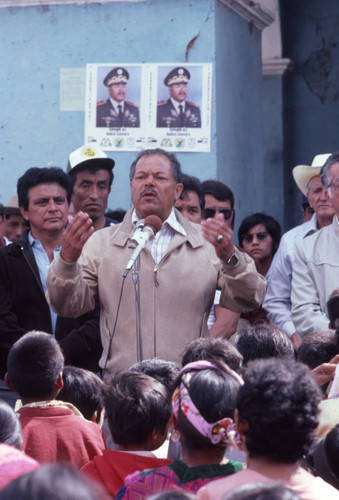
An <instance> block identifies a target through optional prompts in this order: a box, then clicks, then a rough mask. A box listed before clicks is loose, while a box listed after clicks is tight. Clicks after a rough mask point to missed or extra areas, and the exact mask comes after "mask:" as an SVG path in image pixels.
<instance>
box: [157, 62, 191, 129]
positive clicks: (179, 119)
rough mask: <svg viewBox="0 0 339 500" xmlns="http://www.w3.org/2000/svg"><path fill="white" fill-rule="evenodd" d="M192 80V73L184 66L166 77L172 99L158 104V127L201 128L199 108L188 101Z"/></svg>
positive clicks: (173, 70)
mask: <svg viewBox="0 0 339 500" xmlns="http://www.w3.org/2000/svg"><path fill="white" fill-rule="evenodd" d="M190 79H191V74H190V72H189V71H188V70H187V69H186V68H184V67H182V66H180V67H177V68H174V69H172V70H171V71H170V72H169V73H168V75H167V76H166V77H165V79H164V84H165V85H166V86H167V87H168V91H169V95H170V97H169V99H167V100H163V101H159V102H158V104H157V127H170V128H183V127H187V128H198V127H201V115H200V108H199V106H198V105H197V104H195V103H194V102H192V101H188V100H187V93H188V83H189V81H190Z"/></svg>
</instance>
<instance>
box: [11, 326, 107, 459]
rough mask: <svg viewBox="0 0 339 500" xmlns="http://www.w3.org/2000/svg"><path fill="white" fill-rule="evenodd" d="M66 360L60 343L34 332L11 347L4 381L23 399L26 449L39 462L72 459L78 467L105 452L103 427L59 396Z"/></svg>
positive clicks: (22, 412)
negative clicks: (60, 399)
mask: <svg viewBox="0 0 339 500" xmlns="http://www.w3.org/2000/svg"><path fill="white" fill-rule="evenodd" d="M63 366H64V358H63V355H62V353H61V350H60V347H59V345H58V343H57V341H56V340H55V339H54V338H53V337H52V336H51V335H49V334H47V333H43V332H30V333H27V334H26V335H24V336H23V337H22V338H21V339H19V340H18V341H17V342H16V343H15V344H14V345H13V346H12V348H11V349H10V352H9V355H8V360H7V374H6V378H5V380H6V383H7V385H8V387H9V388H10V389H13V388H14V389H15V390H16V391H17V392H18V393H19V395H20V397H21V400H22V404H23V406H22V408H20V410H19V411H18V414H19V417H20V422H21V426H22V429H23V436H24V443H23V449H24V451H25V452H26V453H27V454H28V455H30V456H31V457H33V458H35V459H36V460H38V461H39V462H42V463H46V462H56V461H64V462H70V463H71V464H72V465H73V466H74V467H76V468H80V467H82V466H83V465H84V464H85V463H87V462H88V461H89V460H91V459H92V458H93V457H94V456H96V455H98V454H100V453H102V452H103V451H104V449H105V442H104V439H103V435H102V432H101V429H100V428H99V426H98V425H97V424H95V423H94V422H89V421H87V420H85V419H84V418H83V417H82V416H80V413H79V411H78V410H77V409H76V408H75V407H74V406H73V405H72V404H70V403H64V402H63V401H57V400H56V399H55V398H56V396H57V394H58V392H59V391H60V389H61V388H62V384H63V382H62V371H63Z"/></svg>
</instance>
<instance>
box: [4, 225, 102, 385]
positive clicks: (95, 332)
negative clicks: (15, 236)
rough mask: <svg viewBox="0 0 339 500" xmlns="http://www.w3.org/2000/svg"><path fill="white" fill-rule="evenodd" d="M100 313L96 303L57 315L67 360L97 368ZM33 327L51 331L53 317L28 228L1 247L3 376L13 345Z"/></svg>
mask: <svg viewBox="0 0 339 500" xmlns="http://www.w3.org/2000/svg"><path fill="white" fill-rule="evenodd" d="M99 315H100V311H99V306H97V307H96V308H95V309H94V310H93V311H91V312H89V313H87V314H84V315H83V316H80V317H79V318H76V319H70V318H62V317H60V316H58V318H57V322H56V329H55V338H56V340H57V341H58V342H59V343H60V346H61V347H62V349H63V351H64V355H65V362H66V363H67V364H72V365H75V366H79V367H81V368H86V369H90V370H93V371H96V370H97V367H98V361H99V359H100V356H101V353H102V345H101V341H100V329H99ZM30 330H39V331H43V332H47V333H52V321H51V314H50V309H49V305H48V302H47V300H46V298H45V293H44V290H43V286H42V283H41V280H40V275H39V270H38V267H37V264H36V261H35V258H34V254H33V251H32V248H31V245H30V243H29V241H28V231H25V232H24V233H23V236H22V240H21V241H18V242H15V243H12V244H11V245H8V246H5V247H1V248H0V378H2V379H3V378H4V374H5V373H6V361H7V355H8V352H9V350H10V348H11V347H12V345H13V344H14V342H16V341H17V340H18V339H19V338H21V337H22V336H23V335H24V334H25V333H27V332H28V331H30Z"/></svg>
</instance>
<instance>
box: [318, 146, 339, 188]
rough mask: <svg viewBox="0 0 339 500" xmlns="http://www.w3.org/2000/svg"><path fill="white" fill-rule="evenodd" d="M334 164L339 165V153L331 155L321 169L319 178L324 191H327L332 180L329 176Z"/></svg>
mask: <svg viewBox="0 0 339 500" xmlns="http://www.w3.org/2000/svg"><path fill="white" fill-rule="evenodd" d="M334 163H339V151H335V153H332V154H331V156H329V157H328V158H327V160H326V162H325V163H324V165H323V166H322V167H321V170H320V178H321V183H322V185H323V188H324V189H329V188H330V187H331V184H332V179H331V176H330V168H331V166H332V165H333V164H334Z"/></svg>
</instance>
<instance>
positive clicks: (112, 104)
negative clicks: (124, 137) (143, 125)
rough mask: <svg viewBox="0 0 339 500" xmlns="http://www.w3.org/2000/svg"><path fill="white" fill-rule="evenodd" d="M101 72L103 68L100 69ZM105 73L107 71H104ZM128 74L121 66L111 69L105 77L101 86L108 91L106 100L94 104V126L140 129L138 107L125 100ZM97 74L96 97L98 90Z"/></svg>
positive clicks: (127, 89)
mask: <svg viewBox="0 0 339 500" xmlns="http://www.w3.org/2000/svg"><path fill="white" fill-rule="evenodd" d="M100 69H101V71H102V70H103V68H100ZM106 71H107V69H106ZM129 80H130V72H129V71H128V70H127V69H126V68H125V67H122V66H117V67H114V68H112V69H111V70H110V71H109V72H108V73H107V74H106V76H105V78H104V80H103V85H104V86H105V87H106V92H107V91H108V98H107V99H106V98H105V99H100V100H98V101H97V103H96V126H97V127H106V128H121V127H126V128H136V127H140V116H139V107H138V105H137V104H136V103H135V102H132V101H130V100H127V99H126V96H127V93H129ZM99 85H100V80H99V74H98V97H100V92H101V93H102V88H101V89H100V87H99Z"/></svg>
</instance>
